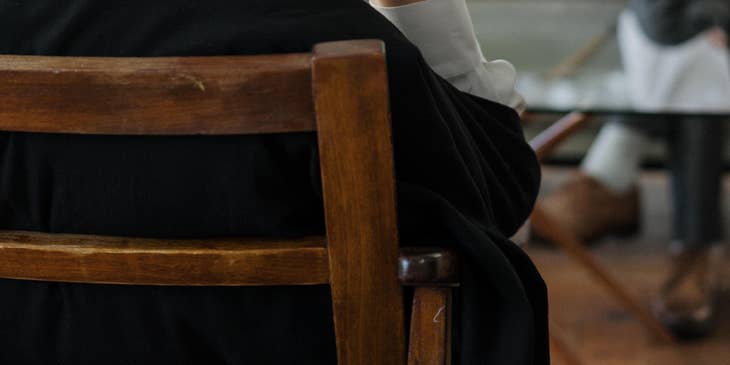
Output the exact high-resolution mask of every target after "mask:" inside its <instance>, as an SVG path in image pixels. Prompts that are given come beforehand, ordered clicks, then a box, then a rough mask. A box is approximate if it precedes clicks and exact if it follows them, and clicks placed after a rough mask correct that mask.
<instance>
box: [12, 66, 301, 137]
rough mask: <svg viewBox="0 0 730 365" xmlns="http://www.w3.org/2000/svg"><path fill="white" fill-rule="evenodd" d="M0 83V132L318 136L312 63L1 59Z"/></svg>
mask: <svg viewBox="0 0 730 365" xmlns="http://www.w3.org/2000/svg"><path fill="white" fill-rule="evenodd" d="M0 80H2V82H0V95H2V97H1V98H0V130H4V131H26V132H48V133H84V134H107V135H113V134H129V135H139V134H152V135H167V134H171V135H180V134H252V133H275V132H296V131H312V130H314V128H315V118H314V112H313V104H312V94H311V72H310V55H309V54H289V55H265V56H225V57H166V58H103V57H48V56H8V55H4V56H0ZM282 100H285V101H286V108H283V107H281V105H282V104H281V103H282Z"/></svg>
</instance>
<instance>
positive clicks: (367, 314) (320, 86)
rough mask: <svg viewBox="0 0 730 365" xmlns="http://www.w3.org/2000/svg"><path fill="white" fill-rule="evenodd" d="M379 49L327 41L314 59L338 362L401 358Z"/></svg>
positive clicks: (361, 364)
mask: <svg viewBox="0 0 730 365" xmlns="http://www.w3.org/2000/svg"><path fill="white" fill-rule="evenodd" d="M384 52H385V50H384V45H383V43H382V42H375V41H358V42H350V43H346V44H345V43H327V44H320V45H317V46H315V48H314V55H313V59H312V82H313V88H314V103H315V111H316V114H317V127H318V133H317V136H318V140H319V151H320V165H321V171H322V172H321V173H322V191H323V196H324V208H325V209H324V210H325V222H326V228H327V243H328V246H327V247H328V252H329V264H330V287H331V288H332V301H333V313H334V323H335V334H336V339H337V354H338V359H339V361H340V363H341V364H350V365H371V364H399V363H403V362H404V361H405V359H406V352H405V329H404V311H403V298H402V289H401V285H400V283H399V282H398V271H397V270H398V230H397V217H396V208H395V178H394V167H393V151H392V149H393V147H392V143H391V139H392V137H391V128H390V110H389V104H388V83H387V75H386V68H385V53H384ZM343 96H344V97H343Z"/></svg>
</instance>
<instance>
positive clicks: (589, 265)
mask: <svg viewBox="0 0 730 365" xmlns="http://www.w3.org/2000/svg"><path fill="white" fill-rule="evenodd" d="M530 220H531V221H532V227H533V229H536V230H537V229H539V230H540V232H541V234H542V235H543V236H545V238H548V239H549V240H550V241H551V242H553V243H555V244H556V245H558V247H560V248H561V249H562V250H563V251H564V252H565V253H566V254H568V256H570V257H571V258H572V259H573V260H575V261H576V262H577V263H578V264H580V265H581V266H583V268H584V269H586V270H587V271H588V272H589V273H590V274H592V275H593V278H594V279H595V280H596V281H597V282H598V283H599V284H600V285H602V286H603V287H604V288H606V289H607V290H608V291H609V293H611V294H612V295H613V296H614V297H616V299H618V300H619V302H620V303H621V304H622V305H623V306H624V308H625V309H626V310H627V311H629V312H630V313H633V314H634V315H635V316H636V318H638V320H639V321H641V323H642V324H644V326H645V327H646V328H647V329H649V331H650V332H651V333H653V334H654V336H656V337H657V338H658V339H660V340H661V341H664V342H665V343H667V344H669V343H672V342H673V341H674V339H673V337H672V334H671V333H670V332H669V331H668V330H667V328H666V327H664V326H663V325H662V323H661V322H659V320H658V319H657V318H656V317H655V316H654V315H653V314H652V313H651V311H649V310H648V309H647V308H646V307H645V306H644V305H642V304H641V303H639V301H638V300H637V299H636V298H634V296H633V295H631V293H630V292H629V291H628V290H627V289H626V288H625V287H624V286H623V285H621V284H620V283H619V282H618V280H616V279H615V278H614V277H613V276H612V275H611V274H610V273H609V272H608V270H606V268H604V267H603V266H601V265H600V264H599V263H598V261H596V259H595V258H593V256H592V255H591V253H590V252H589V251H588V250H587V249H586V248H585V245H584V244H583V243H582V242H581V241H580V239H578V238H577V237H575V236H574V235H573V234H571V233H570V232H568V231H566V230H565V229H562V228H561V227H560V225H558V224H556V223H555V222H553V220H552V219H551V218H550V217H549V216H547V215H546V214H545V213H544V212H543V211H542V209H541V208H540V205H539V204H538V205H537V206H535V209H534V210H533V212H532V215H531V217H530Z"/></svg>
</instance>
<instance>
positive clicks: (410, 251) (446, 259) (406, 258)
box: [398, 247, 459, 286]
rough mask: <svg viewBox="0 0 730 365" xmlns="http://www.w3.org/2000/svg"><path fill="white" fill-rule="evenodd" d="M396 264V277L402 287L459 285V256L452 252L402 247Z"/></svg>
mask: <svg viewBox="0 0 730 365" xmlns="http://www.w3.org/2000/svg"><path fill="white" fill-rule="evenodd" d="M398 264H399V265H398V277H399V278H400V281H401V283H403V284H404V285H409V286H458V285H459V270H458V268H459V256H458V254H457V253H456V252H455V251H453V250H449V249H442V248H431V247H404V248H401V254H400V257H399V258H398Z"/></svg>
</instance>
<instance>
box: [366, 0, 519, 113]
mask: <svg viewBox="0 0 730 365" xmlns="http://www.w3.org/2000/svg"><path fill="white" fill-rule="evenodd" d="M370 3H371V4H372V5H373V6H374V7H375V8H376V9H377V10H378V11H379V12H380V13H381V14H383V15H384V16H385V17H386V18H388V20H390V21H391V22H392V23H393V24H395V26H396V27H398V28H399V29H400V30H401V32H403V34H405V36H406V37H408V39H409V40H410V41H411V42H413V44H415V45H416V46H417V47H418V48H419V49H420V50H421V53H422V54H423V57H424V58H425V59H426V62H427V63H428V64H429V66H431V68H432V69H433V70H434V71H435V72H436V73H437V74H439V75H440V76H441V77H443V78H445V79H446V80H448V81H449V82H450V83H451V84H452V85H454V86H455V87H457V88H458V89H460V90H462V91H464V92H468V93H470V94H473V95H476V96H479V97H482V98H485V99H489V100H492V101H496V102H499V103H502V104H505V105H508V106H510V107H512V108H515V109H517V110H521V109H523V108H524V102H523V99H522V97H521V96H520V95H519V94H518V93H517V92H516V91H515V89H514V87H515V78H516V73H515V70H514V68H513V67H512V65H511V64H509V63H508V62H506V61H496V62H487V61H486V60H485V58H484V56H483V55H482V50H481V48H480V47H479V43H478V42H477V38H476V34H475V33H474V27H473V25H472V22H471V17H470V15H469V11H468V9H467V7H466V3H465V2H464V0H424V1H421V0H370ZM384 3H388V4H391V5H390V6H386V5H382V4H384Z"/></svg>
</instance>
